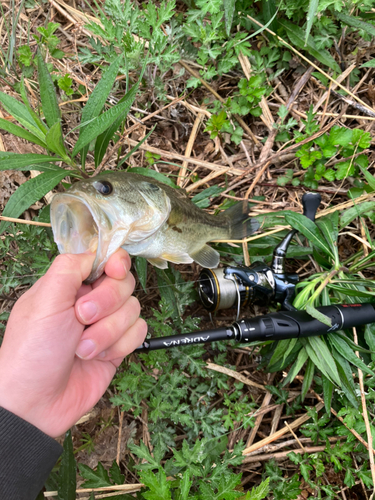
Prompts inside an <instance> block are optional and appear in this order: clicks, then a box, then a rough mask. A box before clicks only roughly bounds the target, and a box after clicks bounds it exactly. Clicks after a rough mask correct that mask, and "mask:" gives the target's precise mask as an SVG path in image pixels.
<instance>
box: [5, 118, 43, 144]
mask: <svg viewBox="0 0 375 500" xmlns="http://www.w3.org/2000/svg"><path fill="white" fill-rule="evenodd" d="M0 129H2V130H5V131H6V132H9V133H10V134H13V135H15V136H16V137H21V139H25V140H26V141H30V142H33V143H34V144H38V146H42V148H45V147H46V144H45V142H43V141H42V140H41V139H39V137H37V136H36V135H34V134H32V133H31V132H28V131H27V130H25V129H24V128H22V127H19V126H18V125H15V124H14V123H11V122H8V120H4V119H3V118H0Z"/></svg>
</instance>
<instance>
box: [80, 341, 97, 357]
mask: <svg viewBox="0 0 375 500" xmlns="http://www.w3.org/2000/svg"><path fill="white" fill-rule="evenodd" d="M95 349H96V344H95V342H94V341H93V340H90V339H88V340H81V342H80V343H79V344H78V347H77V350H76V355H77V356H78V357H79V358H81V359H85V358H88V357H89V356H90V354H92V353H93V352H94V351H95Z"/></svg>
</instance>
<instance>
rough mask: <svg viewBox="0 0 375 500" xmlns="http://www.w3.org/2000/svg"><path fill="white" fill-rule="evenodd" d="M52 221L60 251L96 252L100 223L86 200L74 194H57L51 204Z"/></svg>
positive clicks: (75, 252)
mask: <svg viewBox="0 0 375 500" xmlns="http://www.w3.org/2000/svg"><path fill="white" fill-rule="evenodd" d="M51 222H52V229H53V233H54V237H55V241H56V243H57V246H58V248H59V251H60V253H73V254H77V253H83V252H86V251H87V250H91V252H93V253H94V252H96V250H97V248H98V245H99V232H100V230H99V224H98V221H97V220H96V219H95V215H94V213H93V211H92V210H91V209H90V207H89V206H88V205H87V204H86V203H85V201H84V200H82V199H81V198H78V197H76V196H73V195H67V194H62V195H59V194H58V195H55V197H54V198H53V200H52V204H51Z"/></svg>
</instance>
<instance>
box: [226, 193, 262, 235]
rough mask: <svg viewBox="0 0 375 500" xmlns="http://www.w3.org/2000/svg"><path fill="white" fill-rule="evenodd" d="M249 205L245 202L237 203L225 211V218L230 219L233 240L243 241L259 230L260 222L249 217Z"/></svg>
mask: <svg viewBox="0 0 375 500" xmlns="http://www.w3.org/2000/svg"><path fill="white" fill-rule="evenodd" d="M248 213H249V203H248V202H247V201H243V202H240V203H236V205H233V206H232V207H230V208H228V209H227V210H225V212H224V214H223V215H225V217H228V219H229V228H230V229H229V231H230V239H231V240H242V238H247V237H248V236H250V235H251V234H253V233H255V231H257V230H258V229H259V226H260V225H259V222H258V221H257V220H256V219H254V218H252V217H249V215H248Z"/></svg>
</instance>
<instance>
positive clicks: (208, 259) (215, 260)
mask: <svg viewBox="0 0 375 500" xmlns="http://www.w3.org/2000/svg"><path fill="white" fill-rule="evenodd" d="M189 255H190V257H191V258H192V259H193V260H194V261H195V262H196V263H197V264H199V265H200V266H202V267H208V268H209V269H213V268H215V267H217V266H218V265H219V262H220V255H219V253H218V252H217V251H216V250H214V249H213V248H211V247H209V246H208V245H204V246H203V247H202V248H200V249H199V250H197V251H195V252H193V253H190V254H189Z"/></svg>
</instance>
